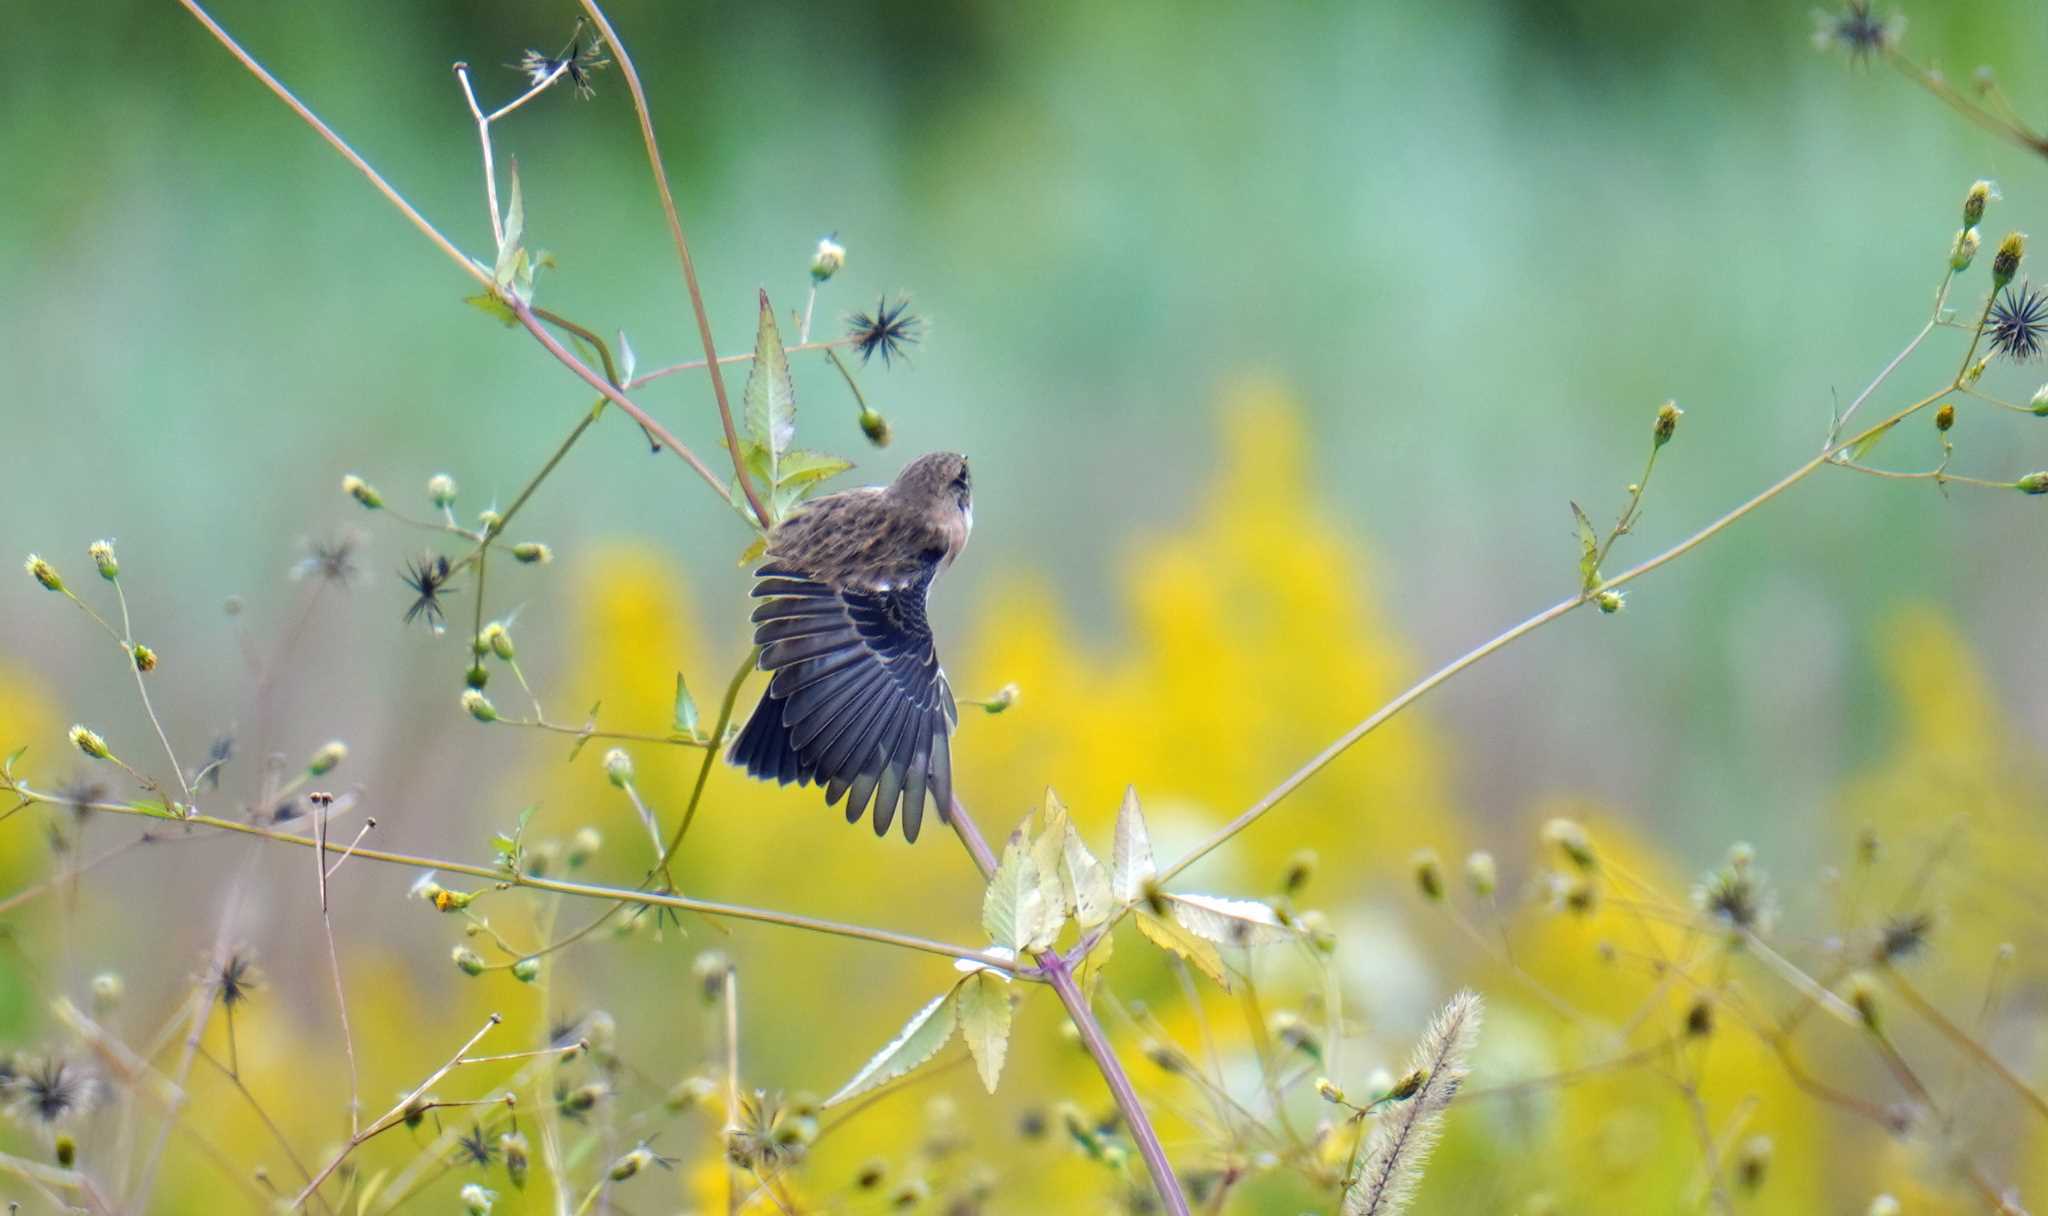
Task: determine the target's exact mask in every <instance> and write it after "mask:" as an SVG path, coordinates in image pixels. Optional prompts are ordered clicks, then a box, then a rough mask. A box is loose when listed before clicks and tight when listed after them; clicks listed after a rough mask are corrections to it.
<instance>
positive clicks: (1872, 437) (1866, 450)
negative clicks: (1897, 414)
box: [1849, 422, 1895, 460]
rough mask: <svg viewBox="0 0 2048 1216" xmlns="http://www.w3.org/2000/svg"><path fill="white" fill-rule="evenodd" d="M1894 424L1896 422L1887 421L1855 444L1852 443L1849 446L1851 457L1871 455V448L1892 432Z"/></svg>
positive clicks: (1856, 458) (1857, 458)
mask: <svg viewBox="0 0 2048 1216" xmlns="http://www.w3.org/2000/svg"><path fill="white" fill-rule="evenodd" d="M1893 425H1895V424H1893V423H1889V422H1887V423H1885V424H1884V425H1883V426H1881V427H1879V428H1877V429H1876V430H1874V431H1872V432H1870V433H1869V434H1868V435H1865V436H1864V437H1863V438H1861V439H1858V440H1857V441H1856V442H1855V443H1854V444H1851V445H1850V447H1849V459H1851V460H1861V459H1863V458H1864V457H1865V456H1868V455H1870V449H1872V448H1874V447H1876V446H1877V441H1878V440H1880V439H1882V438H1884V437H1885V436H1886V435H1888V434H1890V433H1891V429H1892V427H1893Z"/></svg>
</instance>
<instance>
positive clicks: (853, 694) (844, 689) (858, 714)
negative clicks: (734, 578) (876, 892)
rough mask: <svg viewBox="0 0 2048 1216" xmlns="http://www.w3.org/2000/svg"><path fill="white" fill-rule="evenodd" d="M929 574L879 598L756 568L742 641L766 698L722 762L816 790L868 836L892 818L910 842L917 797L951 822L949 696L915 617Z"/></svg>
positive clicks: (780, 569)
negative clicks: (750, 641)
mask: <svg viewBox="0 0 2048 1216" xmlns="http://www.w3.org/2000/svg"><path fill="white" fill-rule="evenodd" d="M932 573H933V572H932V571H927V572H926V574H925V575H924V577H922V578H920V579H917V580H915V581H913V582H912V583H910V584H908V585H904V586H900V587H895V588H891V589H889V590H864V589H856V588H851V587H833V586H831V585H829V584H827V583H825V582H822V581H820V580H817V579H812V578H807V577H805V576H804V574H803V573H802V572H801V571H799V570H796V569H793V568H791V567H789V566H787V565H782V564H771V565H767V566H763V567H762V568H761V569H759V570H758V571H756V574H757V576H758V578H759V581H758V582H757V583H756V584H755V586H754V595H755V596H756V597H758V598H759V599H761V601H762V603H761V604H760V605H759V606H758V607H756V608H755V609H754V612H753V619H754V622H755V629H754V640H755V642H756V643H758V644H759V645H760V647H761V669H762V670H763V671H766V672H769V673H770V679H769V682H768V692H767V694H766V695H764V696H763V697H762V698H761V702H760V704H759V705H757V706H755V708H754V713H753V717H752V718H750V719H749V720H748V722H747V725H746V728H745V729H744V730H742V731H741V732H740V736H739V739H738V740H737V741H735V742H734V744H733V747H732V752H731V753H730V759H731V761H732V763H734V764H737V765H739V766H741V767H742V768H745V769H746V770H747V772H748V773H749V774H750V775H752V776H755V777H763V778H767V779H770V780H774V781H779V782H781V783H782V784H785V785H787V784H789V783H790V782H797V783H799V784H803V785H811V784H817V785H821V786H824V787H825V801H826V803H827V804H828V805H830V804H834V803H837V802H838V801H839V799H840V798H841V797H845V798H846V799H847V803H846V817H847V821H848V822H849V823H853V822H858V821H859V820H860V819H861V817H862V816H863V815H865V814H866V813H867V812H868V810H869V806H870V803H871V802H872V806H873V811H874V826H875V832H876V834H877V835H887V834H888V831H889V828H890V826H891V824H893V823H894V822H895V820H896V818H897V815H898V812H899V811H900V812H901V814H902V820H903V835H904V838H905V839H907V840H916V839H917V833H918V828H919V827H920V825H921V824H922V823H923V821H924V804H925V799H926V798H928V797H929V798H932V799H934V800H935V801H936V802H937V803H938V808H939V817H940V819H941V820H942V821H947V822H950V821H951V818H952V796H953V778H952V772H953V770H952V764H953V758H952V754H951V747H950V736H951V731H952V726H953V723H954V722H955V721H957V720H958V711H957V710H956V709H955V708H954V705H953V693H952V689H951V688H950V687H949V686H948V685H947V683H946V677H945V673H944V672H943V671H942V670H941V669H940V667H939V658H938V652H937V650H936V649H935V648H934V646H933V644H932V633H931V626H930V624H929V623H928V622H927V620H926V618H925V597H926V593H927V591H928V590H929V589H930V586H931V575H932Z"/></svg>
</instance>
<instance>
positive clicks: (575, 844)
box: [564, 828, 604, 870]
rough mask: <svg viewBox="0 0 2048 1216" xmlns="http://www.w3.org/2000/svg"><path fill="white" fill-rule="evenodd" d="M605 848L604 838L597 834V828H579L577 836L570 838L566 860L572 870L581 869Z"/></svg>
mask: <svg viewBox="0 0 2048 1216" xmlns="http://www.w3.org/2000/svg"><path fill="white" fill-rule="evenodd" d="M603 847H604V837H602V836H600V835H598V834H597V829H596V828H578V829H576V834H575V835H574V836H571V837H570V838H569V854H568V856H567V857H566V858H565V859H564V860H566V861H567V862H568V863H569V868H570V869H572V870H576V869H581V868H582V867H583V865H584V863H585V862H588V861H589V860H590V859H591V858H592V857H595V856H596V855H597V851H598V850H599V849H601V848H603Z"/></svg>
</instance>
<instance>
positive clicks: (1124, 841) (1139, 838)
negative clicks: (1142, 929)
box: [1109, 786, 1159, 904]
mask: <svg viewBox="0 0 2048 1216" xmlns="http://www.w3.org/2000/svg"><path fill="white" fill-rule="evenodd" d="M1158 876H1159V866H1158V864H1157V863H1156V862H1154V861H1153V860H1152V837H1151V835H1150V833H1148V832H1146V830H1145V813H1144V812H1143V811H1141V810H1139V809H1138V788H1137V787H1136V786H1125V787H1124V804H1123V806H1122V807H1120V808H1118V810H1117V813H1116V844H1115V846H1114V848H1112V850H1111V851H1110V855H1109V887H1110V892H1111V894H1112V895H1114V896H1115V898H1116V901H1117V902H1118V903H1122V904H1128V903H1135V902H1136V901H1137V900H1138V898H1139V897H1140V896H1142V895H1144V894H1145V887H1146V885H1147V884H1148V883H1150V882H1151V881H1152V880H1153V879H1154V878H1157V877H1158Z"/></svg>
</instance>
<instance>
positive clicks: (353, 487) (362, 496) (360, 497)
mask: <svg viewBox="0 0 2048 1216" xmlns="http://www.w3.org/2000/svg"><path fill="white" fill-rule="evenodd" d="M341 492H342V493H344V494H346V495H348V496H349V497H350V498H353V499H355V500H356V501H357V502H359V503H361V504H363V506H364V507H366V508H368V509H369V510H372V511H374V510H376V509H377V508H378V507H381V506H383V505H384V496H383V495H382V494H379V493H377V487H375V486H373V485H371V484H370V483H369V482H367V481H364V480H363V479H362V478H360V477H358V476H356V475H355V474H354V473H350V474H349V475H348V476H346V477H344V478H342V479H341Z"/></svg>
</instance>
